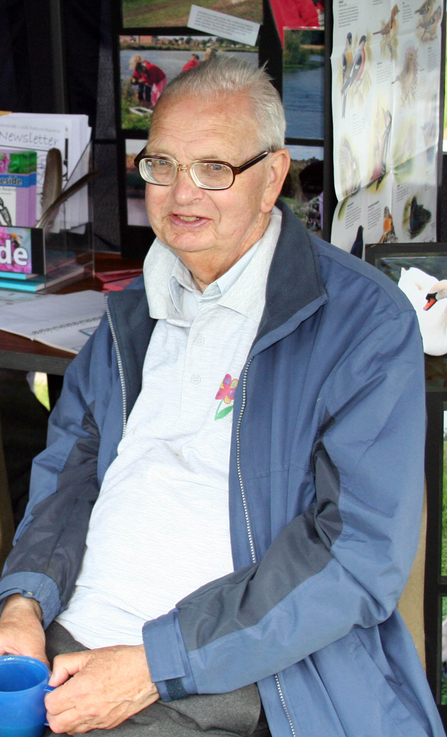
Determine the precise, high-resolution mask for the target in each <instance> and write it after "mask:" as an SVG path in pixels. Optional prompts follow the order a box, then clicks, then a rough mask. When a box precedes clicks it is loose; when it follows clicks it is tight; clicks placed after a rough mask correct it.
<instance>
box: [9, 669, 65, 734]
mask: <svg viewBox="0 0 447 737" xmlns="http://www.w3.org/2000/svg"><path fill="white" fill-rule="evenodd" d="M49 678H50V673H49V671H48V668H47V666H46V665H45V663H42V661H40V660H36V659H35V658H28V657H27V656H26V655H4V656H3V657H1V658H0V737H42V734H43V731H44V729H45V727H46V726H48V723H47V722H46V709H45V704H44V697H45V694H46V693H47V692H48V691H52V690H53V689H52V688H51V686H48V680H49Z"/></svg>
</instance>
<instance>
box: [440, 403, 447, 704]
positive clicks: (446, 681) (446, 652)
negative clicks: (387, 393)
mask: <svg viewBox="0 0 447 737" xmlns="http://www.w3.org/2000/svg"><path fill="white" fill-rule="evenodd" d="M446 414H447V413H446V412H444V438H445V416H446ZM445 445H446V441H445V440H444V447H445ZM444 464H445V451H444ZM441 616H442V620H441V698H440V703H441V705H445V704H447V596H443V597H442V615H441Z"/></svg>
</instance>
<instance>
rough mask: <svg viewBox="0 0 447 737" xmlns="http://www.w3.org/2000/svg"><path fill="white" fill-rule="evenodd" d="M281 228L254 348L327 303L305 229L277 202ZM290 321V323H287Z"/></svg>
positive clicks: (311, 243) (291, 213)
mask: <svg viewBox="0 0 447 737" xmlns="http://www.w3.org/2000/svg"><path fill="white" fill-rule="evenodd" d="M276 205H277V207H279V208H280V210H281V211H282V228H281V233H280V236H279V240H278V244H277V246H276V249H275V253H274V254H273V258H272V263H271V266H270V271H269V275H268V279H267V290H266V300H265V308H264V312H263V315H262V318H261V322H260V324H259V329H258V333H257V335H256V339H255V343H254V345H256V346H257V349H258V351H259V350H261V349H263V348H265V347H266V345H267V344H270V343H271V342H272V339H277V338H278V337H279V336H277V337H274V335H271V338H272V339H269V340H268V341H267V340H266V336H267V335H268V334H274V333H276V331H277V330H278V328H280V327H281V326H284V327H285V328H286V332H288V331H289V330H288V329H287V328H290V329H293V327H295V326H296V325H295V323H296V324H298V322H300V321H301V320H302V319H304V318H306V317H308V316H309V315H310V314H312V312H314V311H315V310H316V309H317V308H318V307H319V306H320V304H323V303H324V302H326V301H327V295H326V290H325V288H324V285H323V281H322V278H321V273H320V266H319V263H318V254H317V250H316V247H315V245H314V243H313V241H312V237H311V236H310V235H309V233H308V231H307V230H306V228H305V227H304V226H303V225H302V224H301V223H300V221H299V220H298V218H297V217H296V216H295V215H294V214H293V212H292V211H291V210H290V209H289V207H288V206H287V205H286V204H285V203H284V202H282V201H281V200H278V201H277V203H276ZM291 320H292V323H290V321H291Z"/></svg>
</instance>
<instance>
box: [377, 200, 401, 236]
mask: <svg viewBox="0 0 447 737" xmlns="http://www.w3.org/2000/svg"><path fill="white" fill-rule="evenodd" d="M396 241H397V235H396V232H395V230H394V221H393V216H392V214H391V212H390V208H389V207H388V206H387V205H385V207H384V210H383V233H382V235H381V237H380V240H379V243H396Z"/></svg>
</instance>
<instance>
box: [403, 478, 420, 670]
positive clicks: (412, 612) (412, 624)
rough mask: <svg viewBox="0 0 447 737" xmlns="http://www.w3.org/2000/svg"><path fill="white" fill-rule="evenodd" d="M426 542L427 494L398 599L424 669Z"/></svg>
mask: <svg viewBox="0 0 447 737" xmlns="http://www.w3.org/2000/svg"><path fill="white" fill-rule="evenodd" d="M426 540H427V492H425V494H424V504H423V508H422V520H421V532H420V535H419V545H418V549H417V552H416V556H415V559H414V562H413V567H412V569H411V571H410V576H409V578H408V581H407V585H406V586H405V589H404V590H403V592H402V596H401V597H400V599H399V604H398V609H399V611H400V613H401V615H402V617H403V619H404V622H405V624H406V625H407V627H408V629H409V631H410V634H411V636H412V637H413V641H414V644H415V646H416V650H417V652H418V655H419V658H420V660H421V663H422V665H423V667H424V669H425V623H424V583H425V544H426Z"/></svg>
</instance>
